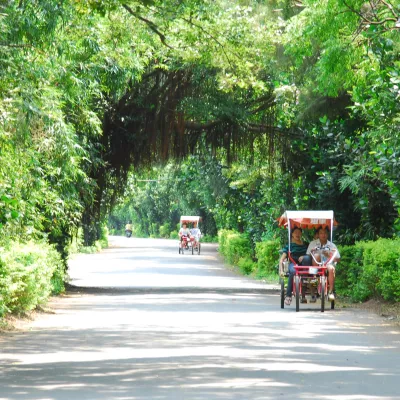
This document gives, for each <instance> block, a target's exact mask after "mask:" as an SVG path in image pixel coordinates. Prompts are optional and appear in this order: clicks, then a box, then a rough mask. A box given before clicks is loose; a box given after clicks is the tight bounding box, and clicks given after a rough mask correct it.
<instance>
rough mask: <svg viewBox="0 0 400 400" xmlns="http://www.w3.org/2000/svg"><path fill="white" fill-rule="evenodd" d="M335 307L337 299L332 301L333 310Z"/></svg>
mask: <svg viewBox="0 0 400 400" xmlns="http://www.w3.org/2000/svg"><path fill="white" fill-rule="evenodd" d="M334 309H335V300H333V301H331V310H334Z"/></svg>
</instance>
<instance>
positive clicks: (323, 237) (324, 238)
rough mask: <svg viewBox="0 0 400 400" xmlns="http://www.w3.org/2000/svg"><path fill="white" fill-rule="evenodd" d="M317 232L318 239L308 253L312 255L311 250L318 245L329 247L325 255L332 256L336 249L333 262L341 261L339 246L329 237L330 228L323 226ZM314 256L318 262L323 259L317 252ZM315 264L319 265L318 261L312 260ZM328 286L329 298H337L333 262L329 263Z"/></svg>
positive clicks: (313, 242) (331, 299)
mask: <svg viewBox="0 0 400 400" xmlns="http://www.w3.org/2000/svg"><path fill="white" fill-rule="evenodd" d="M317 233H318V239H316V240H313V241H312V242H311V243H310V244H309V246H308V249H307V254H310V255H311V252H312V251H313V250H315V249H316V248H317V247H323V246H326V247H329V250H330V251H328V252H325V253H324V254H323V255H325V256H326V257H330V256H331V254H332V251H334V250H336V251H337V253H336V256H335V258H334V259H333V260H332V261H331V262H332V263H334V262H339V261H340V253H339V250H338V249H337V247H336V246H335V244H333V243H332V242H330V241H329V240H328V237H329V229H328V228H323V227H322V226H321V227H320V228H318V229H317ZM314 257H315V258H316V260H317V261H318V262H320V261H321V259H320V254H318V253H316V254H315V255H314ZM312 263H313V265H317V263H316V262H315V261H314V260H312ZM328 287H329V293H328V299H329V300H330V301H333V300H335V294H334V289H335V266H334V265H333V264H328Z"/></svg>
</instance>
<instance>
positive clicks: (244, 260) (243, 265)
mask: <svg viewBox="0 0 400 400" xmlns="http://www.w3.org/2000/svg"><path fill="white" fill-rule="evenodd" d="M238 267H239V268H240V270H241V271H242V273H243V274H244V275H250V274H251V273H252V272H253V271H255V269H256V267H257V264H256V263H255V262H254V261H253V260H252V259H251V258H250V257H241V258H239V261H238Z"/></svg>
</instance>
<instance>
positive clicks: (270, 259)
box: [256, 240, 280, 277]
mask: <svg viewBox="0 0 400 400" xmlns="http://www.w3.org/2000/svg"><path fill="white" fill-rule="evenodd" d="M279 250H280V242H279V240H268V241H265V242H259V243H256V258H257V276H259V277H263V276H268V275H270V274H271V273H276V272H277V268H276V266H277V264H278V262H279Z"/></svg>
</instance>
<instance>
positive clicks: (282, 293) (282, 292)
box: [279, 278, 285, 308]
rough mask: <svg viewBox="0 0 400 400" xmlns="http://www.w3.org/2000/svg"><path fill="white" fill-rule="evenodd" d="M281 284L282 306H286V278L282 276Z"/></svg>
mask: <svg viewBox="0 0 400 400" xmlns="http://www.w3.org/2000/svg"><path fill="white" fill-rule="evenodd" d="M279 280H280V284H281V308H285V279H284V278H280V279H279Z"/></svg>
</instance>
